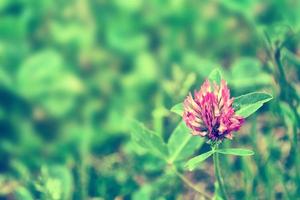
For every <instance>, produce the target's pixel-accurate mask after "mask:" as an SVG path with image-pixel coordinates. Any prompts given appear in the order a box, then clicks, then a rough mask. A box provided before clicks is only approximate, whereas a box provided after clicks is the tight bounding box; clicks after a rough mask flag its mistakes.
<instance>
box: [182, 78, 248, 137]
mask: <svg viewBox="0 0 300 200" xmlns="http://www.w3.org/2000/svg"><path fill="white" fill-rule="evenodd" d="M232 103H233V98H230V91H229V89H228V87H227V83H226V81H225V80H221V83H220V85H218V84H217V83H215V82H214V83H211V82H210V81H209V80H206V81H205V82H204V83H203V85H202V86H201V88H200V90H199V91H195V92H194V98H193V97H192V95H191V93H190V94H189V95H188V96H187V97H186V99H185V101H184V112H183V120H184V121H185V123H186V125H187V126H188V127H189V128H190V129H191V131H192V134H193V135H200V136H202V137H207V138H208V139H209V141H211V142H221V141H223V139H224V138H228V139H232V131H238V130H239V128H240V127H241V125H242V124H243V122H244V118H243V117H241V116H238V115H236V114H235V111H234V109H233V107H232Z"/></svg>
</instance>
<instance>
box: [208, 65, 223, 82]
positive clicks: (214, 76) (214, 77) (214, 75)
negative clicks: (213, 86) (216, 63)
mask: <svg viewBox="0 0 300 200" xmlns="http://www.w3.org/2000/svg"><path fill="white" fill-rule="evenodd" d="M208 80H210V81H211V82H214V81H215V82H216V83H217V84H220V83H221V80H222V74H221V71H220V70H219V69H218V68H217V69H214V70H213V71H212V72H211V73H210V74H209V76H208Z"/></svg>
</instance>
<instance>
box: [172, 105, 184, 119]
mask: <svg viewBox="0 0 300 200" xmlns="http://www.w3.org/2000/svg"><path fill="white" fill-rule="evenodd" d="M171 112H173V113H176V114H178V115H180V116H182V114H183V103H179V104H176V105H175V106H173V107H172V108H171Z"/></svg>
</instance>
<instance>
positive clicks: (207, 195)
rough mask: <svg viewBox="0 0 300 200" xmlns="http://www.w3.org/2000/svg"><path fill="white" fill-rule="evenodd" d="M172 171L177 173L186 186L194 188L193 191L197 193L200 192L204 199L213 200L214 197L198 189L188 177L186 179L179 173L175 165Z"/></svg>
mask: <svg viewBox="0 0 300 200" xmlns="http://www.w3.org/2000/svg"><path fill="white" fill-rule="evenodd" d="M172 169H173V171H174V172H175V174H176V175H177V176H178V177H179V178H180V179H181V180H182V181H183V182H184V183H185V184H186V185H188V186H189V187H190V188H192V189H193V190H195V191H196V192H198V193H199V194H200V195H202V196H203V197H205V198H206V199H212V197H211V196H210V195H209V194H207V193H205V192H204V191H202V190H200V189H199V188H197V187H196V186H195V185H194V184H193V183H192V182H191V181H189V180H188V179H187V178H186V177H184V176H183V175H182V174H181V173H179V172H178V170H177V169H176V167H175V166H174V165H172Z"/></svg>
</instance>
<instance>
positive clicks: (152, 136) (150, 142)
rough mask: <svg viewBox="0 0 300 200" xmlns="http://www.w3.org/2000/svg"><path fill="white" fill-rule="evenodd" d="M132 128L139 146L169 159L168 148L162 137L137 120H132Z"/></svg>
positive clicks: (133, 136)
mask: <svg viewBox="0 0 300 200" xmlns="http://www.w3.org/2000/svg"><path fill="white" fill-rule="evenodd" d="M131 128H132V130H131V135H132V138H133V139H134V141H135V142H136V143H137V144H138V145H139V146H141V147H142V148H144V149H146V150H148V151H149V152H150V153H153V154H155V155H157V156H158V157H160V158H163V159H167V157H168V148H167V145H166V144H165V143H164V142H163V140H162V138H161V137H159V136H158V135H157V134H156V133H154V132H153V131H150V130H149V129H147V128H146V127H145V126H144V125H143V124H142V123H139V122H137V121H133V122H132V126H131Z"/></svg>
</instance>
